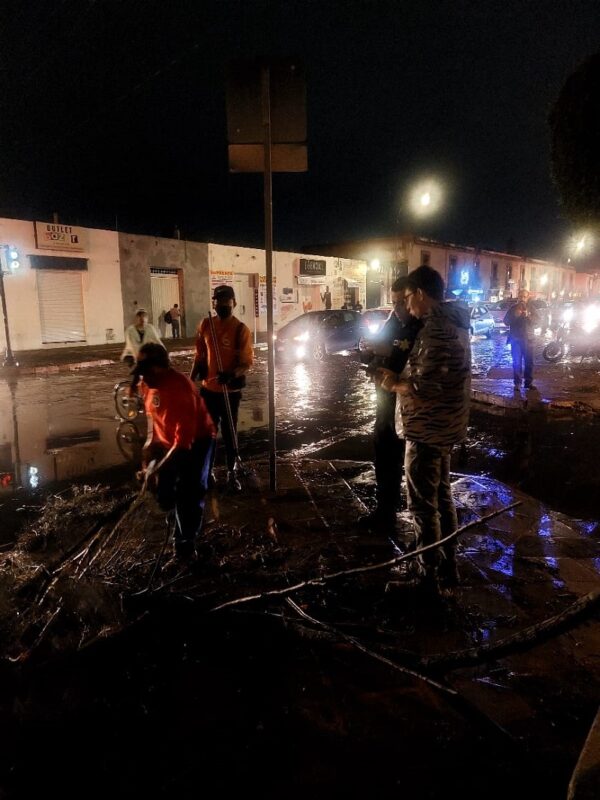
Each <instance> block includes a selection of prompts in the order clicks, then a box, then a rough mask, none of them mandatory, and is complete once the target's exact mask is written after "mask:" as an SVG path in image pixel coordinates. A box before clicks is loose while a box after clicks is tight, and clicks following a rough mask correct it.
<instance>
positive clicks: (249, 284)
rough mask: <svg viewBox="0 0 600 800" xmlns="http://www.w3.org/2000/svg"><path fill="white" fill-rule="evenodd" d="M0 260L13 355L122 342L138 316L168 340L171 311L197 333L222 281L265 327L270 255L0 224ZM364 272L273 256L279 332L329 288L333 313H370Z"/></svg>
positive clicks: (343, 262) (244, 314)
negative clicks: (358, 309)
mask: <svg viewBox="0 0 600 800" xmlns="http://www.w3.org/2000/svg"><path fill="white" fill-rule="evenodd" d="M13 251H14V252H17V253H18V256H19V257H18V264H19V266H18V268H16V269H11V266H10V265H11V263H15V262H14V261H11V259H10V253H12V252H13ZM0 254H2V270H3V273H4V276H5V278H4V286H5V295H6V306H7V317H8V325H9V331H10V339H11V345H12V349H13V350H14V351H15V352H19V351H21V350H34V349H39V348H53V347H62V346H69V345H78V344H80V345H98V344H104V343H107V342H122V341H123V340H124V330H125V327H127V326H128V325H130V324H131V323H132V322H133V319H134V316H135V313H136V311H138V310H139V309H145V310H146V311H147V312H148V315H149V318H150V321H151V322H152V323H153V324H154V325H156V326H157V327H158V329H159V330H160V332H161V333H162V335H163V336H165V335H166V336H170V335H171V329H170V327H169V326H167V325H166V324H165V321H164V314H165V312H166V311H168V310H169V309H170V308H171V307H172V306H173V304H174V303H178V305H179V306H180V308H181V310H182V314H183V319H182V331H181V334H182V336H193V335H194V333H195V331H196V328H197V325H198V322H199V321H200V320H201V319H202V318H203V317H205V316H206V314H207V313H208V311H209V309H210V308H211V297H212V291H213V289H214V287H215V286H218V285H219V284H223V283H226V284H229V285H231V286H233V288H234V289H235V293H236V298H237V308H236V316H238V317H239V318H240V319H242V320H243V321H244V322H245V323H246V324H247V325H248V327H249V328H250V330H251V331H253V332H254V333H255V335H257V334H259V333H262V332H265V331H266V329H267V291H266V288H267V284H266V259H265V251H264V250H260V249H254V248H248V247H236V246H232V245H220V244H213V243H207V242H193V241H189V240H182V239H169V238H161V237H155V236H142V235H135V234H128V233H119V232H117V231H106V230H98V229H95V228H82V227H76V226H72V225H67V224H63V223H58V222H53V223H50V222H31V221H26V220H14V219H0ZM366 272H367V266H366V264H365V262H364V261H361V260H360V259H353V258H339V257H333V256H321V255H314V254H303V253H291V252H274V253H273V284H274V285H273V297H274V322H275V326H276V327H278V326H279V325H282V324H284V323H285V322H288V321H289V320H291V319H293V318H294V317H296V316H298V315H299V314H302V313H303V312H305V311H308V310H311V309H315V310H316V309H320V308H324V303H323V300H322V296H323V295H324V294H325V292H326V290H327V289H328V290H329V292H330V294H331V298H332V305H333V307H334V308H335V307H337V308H340V307H341V306H342V305H343V304H344V303H349V304H350V305H356V304H360V305H362V306H363V307H364V305H365V303H366V299H365V276H366ZM5 347H6V342H5V335H4V326H3V325H0V348H1V349H2V350H4V349H5Z"/></svg>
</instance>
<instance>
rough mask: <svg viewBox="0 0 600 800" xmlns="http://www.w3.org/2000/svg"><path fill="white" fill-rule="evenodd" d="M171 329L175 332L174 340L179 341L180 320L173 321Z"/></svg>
mask: <svg viewBox="0 0 600 800" xmlns="http://www.w3.org/2000/svg"><path fill="white" fill-rule="evenodd" d="M171 329H172V331H173V338H174V339H179V320H178V319H173V320H172V322H171Z"/></svg>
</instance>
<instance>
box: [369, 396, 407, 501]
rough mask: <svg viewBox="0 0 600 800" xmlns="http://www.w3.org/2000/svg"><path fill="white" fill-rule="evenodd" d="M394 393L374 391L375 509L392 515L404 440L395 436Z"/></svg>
mask: <svg viewBox="0 0 600 800" xmlns="http://www.w3.org/2000/svg"><path fill="white" fill-rule="evenodd" d="M395 417H396V394H395V392H386V391H385V389H377V408H376V412H375V436H374V445H375V482H376V484H377V489H376V492H377V508H378V509H379V510H380V511H382V512H383V513H386V512H389V513H395V512H396V509H397V507H398V503H399V502H400V482H401V481H402V462H403V461H404V439H400V438H399V437H398V435H397V434H396V425H395Z"/></svg>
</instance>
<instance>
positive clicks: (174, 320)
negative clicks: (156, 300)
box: [167, 303, 181, 339]
mask: <svg viewBox="0 0 600 800" xmlns="http://www.w3.org/2000/svg"><path fill="white" fill-rule="evenodd" d="M167 313H168V314H169V315H170V317H171V330H172V333H173V339H179V336H180V330H179V320H180V319H181V310H180V308H179V306H178V304H177V303H175V304H174V305H173V308H170V309H169V311H168V312H167Z"/></svg>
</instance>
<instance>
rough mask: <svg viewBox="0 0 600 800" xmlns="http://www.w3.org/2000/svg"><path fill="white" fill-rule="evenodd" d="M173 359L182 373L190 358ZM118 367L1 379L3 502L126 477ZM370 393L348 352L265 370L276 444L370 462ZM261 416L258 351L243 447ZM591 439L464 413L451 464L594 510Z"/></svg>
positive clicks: (262, 362)
mask: <svg viewBox="0 0 600 800" xmlns="http://www.w3.org/2000/svg"><path fill="white" fill-rule="evenodd" d="M541 346H542V343H541V342H540V344H539V346H538V350H541ZM174 363H175V365H176V366H177V367H178V368H180V369H182V370H183V371H188V370H189V367H190V364H191V357H180V358H177V359H175V362H174ZM473 365H474V366H473V372H474V374H477V373H479V372H483V371H485V370H487V369H488V368H489V367H492V366H500V367H508V366H509V365H510V351H509V348H508V347H507V345H506V336H504V335H498V334H496V335H494V336H493V337H492V339H490V340H488V339H485V338H480V339H477V340H475V341H474V343H473ZM125 377H126V375H125V371H124V369H123V366H122V365H120V364H114V365H110V366H105V367H99V368H92V369H86V370H82V371H80V372H73V373H59V374H56V375H51V376H48V377H30V376H27V377H23V378H21V379H19V380H18V381H15V382H14V383H12V384H7V383H5V382H2V383H0V475H1V476H2V486H1V487H0V502H2V503H3V504H4V507H5V510H6V509H7V508H8V507H9V506H10V505H11V503H10V502H9V501H10V498H11V497H13V499H14V496H15V489H16V488H18V487H22V488H21V489H20V490H19V491H18V496H19V502H23V501H24V502H25V503H27V502H29V501H28V500H27V496H28V495H29V496H30V497H37V496H38V494H39V492H40V490H44V489H48V488H51V487H52V488H55V487H60V486H61V485H64V484H68V483H70V482H73V481H77V482H81V481H88V482H89V481H91V480H93V479H94V477H95V476H96V475H100V473H102V476H101V479H102V481H103V482H106V481H107V480H108V481H113V482H115V483H117V482H122V481H123V479H124V476H125V479H126V477H127V476H128V475H130V476H133V472H134V468H135V467H134V464H133V459H131V460H130V461H129V466H127V464H128V459H129V457H131V456H132V455H133V450H134V448H133V447H132V440H133V439H134V438H135V436H133V434H134V433H135V429H134V428H133V427H132V426H131V425H129V424H125V425H122V424H121V425H120V420H119V419H118V418H117V416H116V413H115V407H114V402H113V398H112V389H113V386H114V384H115V383H116V382H117V381H119V380H122V379H123V378H125ZM374 401H375V392H374V387H373V384H372V383H371V382H370V381H369V379H368V378H367V377H366V376H365V373H364V370H363V368H362V367H361V365H360V362H359V359H358V356H357V355H356V354H354V353H352V354H348V355H338V356H333V357H331V358H330V359H328V360H327V361H326V362H324V363H322V364H315V363H298V364H290V365H282V366H281V367H280V368H279V369H278V373H277V380H276V403H277V447H278V450H279V452H280V453H289V452H292V453H297V454H305V455H313V456H316V457H328V458H349V459H357V460H370V459H371V458H372V444H371V431H372V424H373V417H374ZM529 417H532V415H529ZM144 424H145V423H144V420H143V417H139V418H138V419H137V420H136V426H137V430H138V431H139V436H140V437H141V436H143V435H144ZM266 426H267V398H266V353H265V352H264V351H259V352H258V353H257V357H256V363H255V366H254V368H253V370H252V372H251V374H250V375H249V378H248V386H247V388H246V390H245V392H244V400H243V402H242V405H241V410H240V424H239V430H240V446H241V450H242V455H243V456H245V457H247V458H253V457H260V456H264V455H265V454H266V450H267V427H266ZM598 445H600V431H599V426H598V423H596V422H593V421H592V422H590V421H587V422H581V423H573V422H572V421H563V422H562V423H560V422H554V423H552V424H550V423H546V422H544V421H541V420H535V419H533V418H532V419H523V420H519V421H515V420H508V421H506V420H502V419H498V418H497V417H493V416H490V415H487V414H481V413H473V414H472V417H471V428H470V433H469V438H468V441H467V442H466V445H465V447H462V448H460V449H458V450H457V452H456V457H455V464H454V468H455V469H457V470H458V471H461V472H470V473H474V474H489V475H492V476H493V477H496V478H500V479H501V480H504V481H506V482H507V483H510V484H513V485H516V486H519V487H520V488H522V489H524V490H525V491H527V492H529V493H530V494H532V495H533V496H535V497H538V498H539V499H542V500H545V501H547V502H549V503H550V505H551V506H552V507H554V508H556V509H558V510H562V511H565V512H567V513H569V514H571V515H573V516H577V517H582V518H590V519H594V518H597V516H598V514H597V511H598V509H597V501H596V499H595V498H597V496H598V490H599V489H600V480H599V479H598V477H597V476H596V475H597V469H596V464H595V456H594V453H595V452H597V447H598ZM219 457H220V458H222V455H221V456H218V458H219ZM107 470H108V471H109V472H108V473H107V472H106V471H107ZM31 502H33V500H32V501H31Z"/></svg>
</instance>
